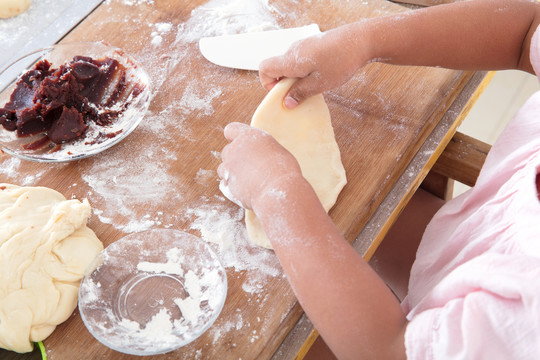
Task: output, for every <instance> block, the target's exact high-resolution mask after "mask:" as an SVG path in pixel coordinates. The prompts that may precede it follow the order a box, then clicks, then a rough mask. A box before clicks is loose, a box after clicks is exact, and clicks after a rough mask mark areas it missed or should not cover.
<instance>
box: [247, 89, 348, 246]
mask: <svg viewBox="0 0 540 360" xmlns="http://www.w3.org/2000/svg"><path fill="white" fill-rule="evenodd" d="M295 81H296V80H295V79H284V80H282V81H280V82H279V83H278V84H277V85H276V86H275V87H274V88H273V89H272V90H271V91H270V92H269V93H268V94H267V96H266V97H265V98H264V100H263V101H262V102H261V104H260V105H259V107H258V108H257V110H256V111H255V113H254V114H253V118H252V120H251V126H253V127H256V128H259V129H262V130H265V131H267V132H268V133H269V134H270V135H272V136H273V137H274V138H275V139H276V140H277V141H278V142H279V143H280V144H281V145H282V146H283V147H284V148H285V149H287V150H289V151H290V152H291V153H292V154H293V155H294V157H295V158H296V160H297V161H298V163H299V164H300V168H301V169H302V175H303V176H304V178H306V180H307V181H308V182H309V183H310V184H311V186H312V187H313V189H314V190H315V193H317V196H318V197H319V200H320V201H321V203H322V205H323V207H324V209H325V210H326V211H328V210H330V208H332V206H334V204H335V202H336V199H337V197H338V195H339V193H340V192H341V190H342V189H343V187H344V186H345V184H346V183H347V178H346V176H345V169H344V168H343V164H342V162H341V155H340V152H339V147H338V145H337V143H336V139H335V136H334V129H333V128H332V122H331V119H330V112H329V111H328V106H327V105H326V102H325V101H324V97H323V96H322V94H319V95H315V96H313V97H311V98H309V99H307V100H305V101H304V102H302V103H301V104H300V105H298V106H297V107H296V108H294V109H292V110H289V109H286V108H284V107H283V105H282V103H283V98H284V97H285V94H286V93H287V91H288V90H289V89H290V87H291V86H292V84H293V83H294V82H295ZM245 219H246V228H247V231H248V235H249V238H250V239H251V240H252V241H253V242H254V243H255V244H257V245H259V246H263V247H266V248H269V249H271V248H272V246H271V244H270V241H269V240H268V238H267V237H266V234H265V232H264V230H263V228H262V225H261V224H260V222H259V220H258V219H257V217H256V216H255V213H253V211H251V210H246V216H245Z"/></svg>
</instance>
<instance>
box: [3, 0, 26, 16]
mask: <svg viewBox="0 0 540 360" xmlns="http://www.w3.org/2000/svg"><path fill="white" fill-rule="evenodd" d="M30 3H31V0H0V18H1V19H7V18H10V17H13V16H17V15H19V14H21V13H23V12H25V11H26V10H27V9H28V8H29V7H30Z"/></svg>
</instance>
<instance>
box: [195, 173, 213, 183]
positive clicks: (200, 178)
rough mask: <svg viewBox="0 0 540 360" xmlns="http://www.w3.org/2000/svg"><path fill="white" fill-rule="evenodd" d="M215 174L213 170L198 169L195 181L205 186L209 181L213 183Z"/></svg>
mask: <svg viewBox="0 0 540 360" xmlns="http://www.w3.org/2000/svg"><path fill="white" fill-rule="evenodd" d="M216 178H217V174H216V172H215V171H214V170H205V169H199V170H198V171H197V174H196V175H195V181H196V182H197V183H199V184H201V185H204V184H207V183H208V182H210V181H215V180H216Z"/></svg>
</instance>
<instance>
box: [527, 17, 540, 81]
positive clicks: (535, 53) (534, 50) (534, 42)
mask: <svg viewBox="0 0 540 360" xmlns="http://www.w3.org/2000/svg"><path fill="white" fill-rule="evenodd" d="M529 57H530V60H531V64H532V66H533V69H534V72H535V73H536V76H538V77H540V26H539V27H538V28H537V29H536V32H535V33H534V35H533V37H532V39H531V50H530V56H529Z"/></svg>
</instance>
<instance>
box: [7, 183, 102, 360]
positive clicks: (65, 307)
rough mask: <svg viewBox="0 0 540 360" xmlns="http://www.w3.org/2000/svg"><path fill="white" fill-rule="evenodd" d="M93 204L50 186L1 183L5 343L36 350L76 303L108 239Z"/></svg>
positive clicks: (22, 349)
mask: <svg viewBox="0 0 540 360" xmlns="http://www.w3.org/2000/svg"><path fill="white" fill-rule="evenodd" d="M90 211H91V209H90V204H89V203H88V201H87V200H86V199H85V200H84V201H82V202H81V201H79V200H76V199H71V200H66V198H65V197H64V196H63V195H62V194H60V193H59V192H57V191H54V190H52V189H49V188H45V187H20V186H16V185H10V184H0V347H2V348H4V349H8V350H13V351H17V352H21V353H22V352H29V351H32V342H38V341H41V340H43V339H45V338H46V337H47V336H49V335H50V334H51V333H52V332H53V331H54V329H55V328H56V325H58V324H60V323H62V322H64V321H65V320H66V319H67V318H68V317H69V316H70V315H71V313H72V312H73V310H75V308H76V307H77V295H78V291H79V284H80V281H81V279H82V277H83V275H84V272H85V270H86V268H87V267H88V266H89V265H90V263H91V262H92V261H94V258H95V257H96V256H97V254H98V253H99V252H100V251H101V250H103V244H102V243H101V241H99V239H98V238H97V237H96V235H95V234H94V232H93V231H92V230H90V229H89V228H88V227H87V226H86V221H87V219H88V217H89V216H90Z"/></svg>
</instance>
